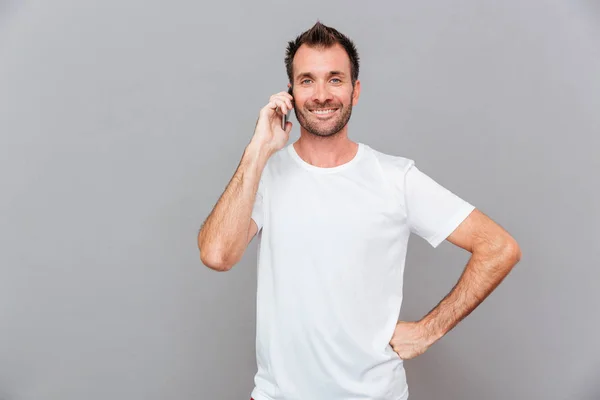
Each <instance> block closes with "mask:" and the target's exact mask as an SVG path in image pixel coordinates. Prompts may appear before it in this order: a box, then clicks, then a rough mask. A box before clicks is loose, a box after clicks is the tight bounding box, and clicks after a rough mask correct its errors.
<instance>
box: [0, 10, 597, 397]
mask: <svg viewBox="0 0 600 400" xmlns="http://www.w3.org/2000/svg"><path fill="white" fill-rule="evenodd" d="M317 18H319V19H321V21H322V22H323V23H325V24H328V25H331V26H334V27H336V28H338V29H339V30H341V31H342V32H344V33H346V34H348V35H349V36H350V37H351V38H353V39H354V41H355V43H356V45H357V46H358V49H359V52H360V56H361V59H362V69H361V74H360V78H361V81H362V87H363V91H362V96H361V99H360V102H359V104H358V105H357V106H356V107H355V108H354V114H353V118H352V120H351V123H350V130H349V132H350V137H351V138H352V139H353V140H356V141H362V142H364V143H367V144H369V145H371V146H372V147H374V148H375V149H378V150H382V151H385V152H387V153H390V154H395V155H402V156H405V157H408V158H412V159H414V160H416V162H417V165H418V166H419V167H420V169H422V170H423V171H424V172H426V173H427V174H429V175H430V176H431V177H433V178H434V179H435V180H437V181H438V182H439V183H441V184H442V185H444V186H446V187H447V188H449V189H450V190H452V191H453V192H455V193H457V194H458V195H460V196H461V197H463V198H465V199H467V200H468V201H470V202H472V203H473V204H475V205H476V206H477V207H478V208H480V209H481V210H482V211H484V212H485V213H487V214H488V215H489V216H491V217H492V218H493V219H495V220H496V221H497V222H498V223H500V224H501V225H502V226H504V227H505V228H506V229H507V230H508V231H509V232H510V233H511V234H513V236H515V238H516V239H517V240H518V242H519V243H520V245H521V248H522V251H523V259H522V260H521V262H520V264H519V265H518V266H517V268H516V269H515V270H514V271H513V272H512V273H511V274H510V275H509V277H508V278H507V279H506V280H505V281H504V283H503V284H502V285H501V286H500V287H499V288H498V289H497V291H496V292H494V293H493V294H492V295H491V296H490V297H489V298H488V299H487V300H486V301H485V302H484V303H483V304H482V305H481V306H480V307H479V308H478V309H477V310H476V311H475V312H474V313H473V314H472V315H471V316H470V317H468V318H467V319H466V320H464V321H463V322H462V323H461V324H460V325H459V326H457V327H456V328H455V329H454V330H453V331H451V332H450V333H449V334H448V335H447V336H446V337H444V338H443V339H442V340H441V341H439V342H438V343H437V344H435V345H434V346H433V347H432V348H431V349H430V350H429V351H428V352H427V353H425V354H424V355H422V356H420V357H418V358H416V359H414V360H410V361H408V362H407V363H406V368H407V374H408V381H409V388H410V392H411V400H434V399H444V400H454V399H455V400H459V399H460V400H471V399H472V400H476V399H487V400H505V399H565V400H566V399H569V400H572V399H577V400H579V399H586V400H587V399H590V400H591V399H600V383H598V382H599V376H600V345H599V344H598V341H597V339H598V337H599V335H598V332H599V330H600V322H599V317H598V311H597V310H598V306H599V296H598V290H597V287H598V282H599V280H600V268H599V265H598V264H599V263H598V259H599V257H600V253H599V250H598V249H599V246H598V240H599V239H600V235H599V233H598V232H599V231H598V224H599V222H600V221H599V219H600V218H599V214H600V213H599V207H598V204H599V197H600V196H599V189H598V182H599V179H598V172H599V171H600V163H599V161H598V154H599V145H600V142H599V139H598V134H599V133H600V113H599V112H598V110H600V36H599V35H600V28H599V27H600V24H599V22H600V6H599V3H598V2H594V1H587V2H586V1H574V0H573V1H541V0H536V1H533V0H527V1H523V0H519V1H517V0H512V1H506V2H500V1H491V0H489V1H481V0H462V1H455V2H445V1H441V0H438V1H430V2H408V1H388V2H372V3H370V5H368V6H367V3H366V2H356V3H354V4H350V3H348V2H342V1H337V2H333V1H329V2H322V1H314V0H313V1H305V2H294V3H285V2H279V1H277V2H276V1H271V2H269V1H260V2H258V1H253V2H243V1H238V2H232V1H220V2H217V3H214V4H212V3H203V2H184V1H170V2H167V1H148V0H146V1H141V0H137V1H136V0H119V1H115V0H112V1H107V0H104V1H96V2H84V1H75V0H61V1H51V2H43V1H39V2H34V1H22V2H19V1H6V0H5V1H3V2H2V1H0V133H1V137H0V140H1V142H0V155H1V164H0V182H1V185H2V186H1V188H2V195H1V196H0V210H1V221H0V227H1V229H0V235H1V236H0V240H1V244H2V248H1V252H0V268H1V269H0V398H2V399H5V400H8V399H10V400H16V399H24V400H25V399H27V400H34V399H35V400H38V399H45V400H47V399H60V400H80V399H86V400H96V399H98V400H100V399H107V398H111V399H128V400H130V399H140V400H141V399H144V400H150V399H181V400H183V399H190V400H191V399H248V398H249V394H250V391H251V390H252V387H253V376H254V373H255V371H256V364H255V359H254V334H255V311H256V309H255V296H256V265H255V257H256V242H255V241H254V242H253V243H252V244H251V246H250V248H249V250H248V251H247V252H246V254H245V255H244V258H243V260H242V261H241V262H240V263H239V264H238V265H237V266H236V267H234V269H233V270H232V271H230V272H228V273H217V272H214V271H212V270H209V269H208V268H206V267H204V266H203V265H202V264H201V263H200V260H199V253H198V250H197V247H196V234H197V232H198V229H199V227H200V224H201V223H202V221H203V220H204V218H205V217H206V216H207V215H208V213H209V212H210V210H211V209H212V207H213V205H214V203H215V202H216V201H217V199H218V197H219V196H220V194H221V192H222V191H223V189H224V188H225V186H226V184H227V183H228V181H229V179H230V177H231V175H232V174H233V172H234V170H235V168H236V167H237V164H238V161H239V159H240V156H241V154H242V151H243V149H244V146H245V145H246V144H247V143H248V141H249V140H250V138H251V136H252V131H253V128H254V123H255V121H256V118H257V116H258V111H259V109H260V108H261V107H262V106H264V104H266V102H267V101H268V98H269V96H270V95H271V94H272V93H275V92H278V91H280V90H285V88H286V84H287V80H286V77H285V71H284V65H283V57H284V48H285V44H286V42H287V40H290V39H293V38H294V37H295V36H296V35H297V34H299V33H300V32H302V31H304V30H305V29H307V28H309V27H310V26H312V25H313V24H314V23H315V22H316V20H317ZM292 121H293V122H294V124H295V126H294V128H293V133H292V137H291V140H295V139H296V138H297V137H298V126H297V122H296V120H295V119H292ZM467 260H468V253H466V252H465V251H463V250H460V249H458V248H455V247H454V246H452V245H451V244H450V243H448V242H445V243H443V244H442V245H441V246H440V247H439V248H438V249H435V250H434V249H433V248H431V247H430V246H429V245H428V244H427V243H426V242H425V241H424V240H422V239H421V238H418V237H413V238H411V240H410V249H409V254H408V259H407V272H406V282H405V303H404V307H403V310H402V313H401V315H400V317H401V318H402V319H409V320H414V319H418V318H420V317H421V316H422V315H424V314H425V313H426V312H428V311H429V310H430V309H431V308H432V307H433V306H434V305H435V304H437V302H438V301H439V300H440V299H441V298H442V297H443V296H444V295H445V294H446V293H447V292H448V291H449V290H450V288H451V287H452V285H453V284H454V283H455V281H456V279H457V278H458V276H459V274H460V272H461V270H462V268H463V267H464V265H465V263H466V262H467ZM290 318H293V316H290ZM315 400H317V399H315Z"/></svg>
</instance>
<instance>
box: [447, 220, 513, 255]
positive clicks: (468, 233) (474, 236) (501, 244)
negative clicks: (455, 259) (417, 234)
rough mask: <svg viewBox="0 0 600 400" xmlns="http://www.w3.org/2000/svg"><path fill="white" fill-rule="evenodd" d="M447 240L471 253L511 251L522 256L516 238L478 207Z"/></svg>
mask: <svg viewBox="0 0 600 400" xmlns="http://www.w3.org/2000/svg"><path fill="white" fill-rule="evenodd" d="M446 240H448V241H449V242H450V243H452V244H454V245H456V246H458V247H461V248H463V249H465V250H467V251H469V252H471V253H473V252H474V251H510V252H513V253H514V254H515V255H516V257H517V258H521V250H520V249H519V245H518V244H517V242H516V241H515V239H513V237H512V236H511V235H510V234H509V233H508V232H507V231H506V230H504V228H502V227H501V226H500V225H499V224H497V223H496V222H494V221H493V220H492V219H491V218H490V217H488V216H487V215H485V214H484V213H483V212H481V211H480V210H478V209H474V210H473V212H472V213H471V214H469V216H468V217H467V218H465V220H464V221H462V222H461V223H460V225H459V226H458V227H457V228H456V229H455V230H454V231H453V232H452V233H451V234H450V235H449V236H448V237H447V238H446Z"/></svg>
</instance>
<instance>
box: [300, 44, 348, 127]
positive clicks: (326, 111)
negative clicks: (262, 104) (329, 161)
mask: <svg viewBox="0 0 600 400" xmlns="http://www.w3.org/2000/svg"><path fill="white" fill-rule="evenodd" d="M293 71H294V80H293V88H294V89H293V90H294V92H293V96H294V112H295V114H296V118H297V119H298V122H299V123H300V126H302V127H303V128H304V129H305V130H306V131H308V132H310V133H312V134H313V135H317V136H332V135H334V134H336V133H338V132H339V131H340V130H342V128H344V127H345V126H346V124H347V123H348V121H349V120H350V115H351V114H352V105H354V104H356V102H357V101H358V95H359V93H360V82H359V81H358V80H357V81H356V83H355V87H354V89H353V88H352V80H351V73H350V58H349V57H348V54H346V51H345V50H344V48H343V47H342V46H340V45H338V44H336V45H335V46H333V47H330V48H311V47H308V46H306V45H302V46H300V48H299V49H298V51H297V52H296V54H295V56H294V61H293Z"/></svg>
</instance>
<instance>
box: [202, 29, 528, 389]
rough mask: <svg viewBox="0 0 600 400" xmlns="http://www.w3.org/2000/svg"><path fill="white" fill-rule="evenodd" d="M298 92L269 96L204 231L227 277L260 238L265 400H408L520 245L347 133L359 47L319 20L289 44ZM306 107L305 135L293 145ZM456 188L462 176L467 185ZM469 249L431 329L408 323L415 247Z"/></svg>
mask: <svg viewBox="0 0 600 400" xmlns="http://www.w3.org/2000/svg"><path fill="white" fill-rule="evenodd" d="M285 63H286V68H287V74H288V78H289V85H288V87H289V88H290V92H291V94H290V93H288V92H280V93H276V94H274V95H273V96H271V98H270V100H269V103H268V104H267V105H266V106H264V107H263V108H262V109H261V111H260V113H259V118H258V121H257V124H256V127H255V131H254V136H253V137H252V140H251V141H250V143H249V144H248V146H247V147H246V149H245V152H244V155H243V156H242V160H241V162H240V164H239V166H238V169H237V171H236V173H235V174H234V176H233V178H232V179H231V181H230V183H229V185H228V186H227V188H226V190H225V192H224V193H223V195H222V196H221V198H220V199H219V201H218V202H217V204H216V205H215V207H214V209H213V210H212V212H211V213H210V215H209V216H208V218H207V219H206V221H205V223H204V224H203V226H202V228H201V230H200V232H199V235H198V246H199V249H200V257H201V260H202V262H203V263H204V264H205V265H206V266H208V267H210V268H212V269H215V270H218V271H227V270H229V269H231V268H232V267H233V266H234V265H235V264H236V263H237V262H238V261H239V260H240V259H241V257H242V255H243V254H244V251H245V249H246V247H247V245H248V243H249V242H250V241H251V240H252V238H253V237H254V236H255V235H257V233H258V237H259V240H260V242H259V248H258V292H257V332H256V333H257V337H256V356H257V365H258V371H257V373H256V376H255V388H254V390H253V392H252V397H253V398H254V399H255V400H291V399H295V400H296V399H299V400H342V399H344V400H346V399H381V400H383V399H389V400H403V399H407V398H408V386H407V383H406V375H405V371H404V360H407V359H410V358H413V357H416V356H418V355H420V354H422V353H423V352H425V351H426V350H427V349H428V348H429V347H430V346H431V345H432V344H433V343H435V342H436V341H437V340H439V339H440V338H441V337H442V336H444V335H445V334H446V333H447V332H448V331H450V330H451V329H452V328H453V327H454V326H455V325H456V324H457V323H459V322H460V321H461V320H462V319H463V318H464V317H466V316H467V315H468V314H469V313H470V312H471V311H473V310H474V309H475V308H476V307H477V306H478V305H479V304H480V303H481V302H482V301H483V300H484V299H485V298H486V297H487V296H488V295H489V294H490V293H491V292H492V291H493V290H494V288H496V287H497V285H498V284H499V283H500V282H501V281H502V279H503V278H504V277H505V276H506V275H507V274H508V273H509V271H510V270H511V269H512V267H513V266H514V265H515V264H516V263H517V262H518V261H519V259H520V257H521V252H520V249H519V246H518V245H517V243H516V241H515V240H514V239H513V238H512V237H511V236H510V235H509V234H508V233H507V232H506V231H505V230H504V229H503V228H502V227H500V226H499V225H498V224H496V223H495V222H493V221H492V220H491V219H490V218H488V217H487V216H486V215H485V214H483V213H482V212H481V211H479V210H478V209H476V208H475V207H474V206H473V205H471V204H470V203H469V202H467V201H465V200H463V199H461V198H460V197H458V196H457V195H455V194H454V193H452V192H451V191H449V190H448V189H446V188H444V187H442V186H441V185H439V184H438V183H437V182H435V181H434V180H433V179H432V178H430V177H429V176H428V175H426V174H424V173H423V172H421V171H420V170H419V169H417V167H416V166H415V162H414V161H413V160H412V159H410V158H405V157H402V156H397V155H389V154H385V153H382V152H380V151H377V150H375V149H373V148H371V147H370V146H368V145H367V144H364V143H357V142H354V141H352V140H350V138H349V137H348V121H349V120H350V117H351V115H352V107H353V106H355V105H356V104H357V103H358V99H359V96H360V81H359V80H358V72H359V57H358V53H357V51H356V48H355V46H354V44H353V43H352V41H351V40H350V39H348V38H347V37H346V36H345V35H343V34H341V33H340V32H338V31H337V30H335V29H333V28H330V27H327V26H325V25H323V24H321V23H317V24H316V25H314V26H313V27H312V28H311V29H310V30H308V31H306V32H304V33H303V34H301V35H300V36H298V37H297V38H296V39H295V40H293V41H290V42H289V44H288V48H287V53H286V58H285ZM292 109H293V110H294V112H295V114H296V117H297V119H298V122H299V124H300V138H299V139H298V140H297V141H296V142H295V143H292V144H287V142H288V140H289V133H290V131H291V128H292V123H291V122H287V123H286V125H285V129H282V125H281V123H282V122H281V118H282V117H283V115H284V114H286V113H287V112H288V111H291V110H292ZM457 179H461V178H460V177H458V178H457ZM411 233H414V234H416V235H419V236H421V237H422V238H424V239H425V240H426V241H427V242H429V243H430V244H431V246H433V247H437V246H438V245H439V244H440V243H441V242H443V241H444V240H447V241H449V242H450V243H452V244H454V245H456V246H459V247H461V248H463V249H465V250H467V251H469V252H470V253H471V257H470V259H469V262H468V263H467V265H466V267H465V269H464V271H463V273H462V275H461V277H460V279H459V281H458V282H457V284H456V285H455V286H454V287H453V288H452V289H451V291H450V293H449V294H448V295H447V296H446V297H445V298H444V299H442V301H441V302H440V303H439V304H438V305H437V306H436V307H434V308H433V309H432V310H431V312H429V313H428V314H427V315H425V316H424V317H423V318H422V319H421V320H419V321H414V322H408V321H398V316H399V313H400V307H401V304H402V286H403V274H404V265H405V258H406V251H407V243H408V238H409V235H410V234H411Z"/></svg>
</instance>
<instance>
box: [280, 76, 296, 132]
mask: <svg viewBox="0 0 600 400" xmlns="http://www.w3.org/2000/svg"><path fill="white" fill-rule="evenodd" d="M288 93H289V94H290V96H293V95H292V88H291V87H290V88H289V89H288ZM292 105H294V100H293V99H292ZM290 111H291V110H289V111H288V112H287V113H286V114H285V115H284V116H283V118H281V129H283V130H284V131H285V124H287V122H288V115H290Z"/></svg>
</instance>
